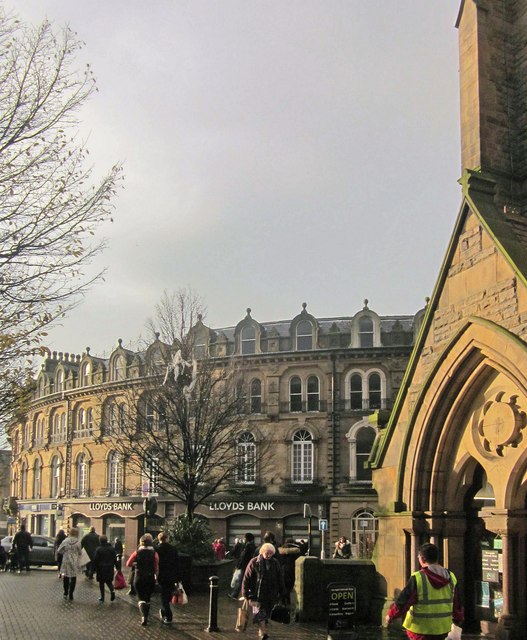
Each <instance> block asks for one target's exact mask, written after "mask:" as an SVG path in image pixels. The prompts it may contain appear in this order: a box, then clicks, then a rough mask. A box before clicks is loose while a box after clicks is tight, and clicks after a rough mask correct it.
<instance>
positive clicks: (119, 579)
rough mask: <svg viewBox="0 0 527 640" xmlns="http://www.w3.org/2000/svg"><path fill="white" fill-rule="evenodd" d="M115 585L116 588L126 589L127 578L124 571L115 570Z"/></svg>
mask: <svg viewBox="0 0 527 640" xmlns="http://www.w3.org/2000/svg"><path fill="white" fill-rule="evenodd" d="M113 586H114V587H115V589H124V588H125V587H126V579H125V577H124V575H123V572H122V571H116V572H115V578H114V579H113Z"/></svg>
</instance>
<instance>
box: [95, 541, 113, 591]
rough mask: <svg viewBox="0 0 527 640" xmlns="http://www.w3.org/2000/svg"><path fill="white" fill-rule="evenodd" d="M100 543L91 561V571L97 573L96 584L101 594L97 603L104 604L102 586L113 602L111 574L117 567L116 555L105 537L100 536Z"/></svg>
mask: <svg viewBox="0 0 527 640" xmlns="http://www.w3.org/2000/svg"><path fill="white" fill-rule="evenodd" d="M100 541H101V544H100V546H98V547H97V549H95V553H94V555H93V561H92V565H93V570H94V571H96V572H97V582H98V583H99V589H100V592H101V595H100V597H99V602H104V585H107V586H108V589H109V590H110V600H112V601H113V600H115V590H114V587H113V574H114V569H115V567H116V566H117V554H116V553H115V549H114V548H113V547H112V545H111V544H110V543H109V542H108V538H107V537H106V536H101V538H100Z"/></svg>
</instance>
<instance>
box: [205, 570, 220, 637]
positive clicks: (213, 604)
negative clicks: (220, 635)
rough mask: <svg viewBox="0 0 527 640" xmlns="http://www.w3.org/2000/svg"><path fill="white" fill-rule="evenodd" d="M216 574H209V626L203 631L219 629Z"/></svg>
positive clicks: (217, 580)
mask: <svg viewBox="0 0 527 640" xmlns="http://www.w3.org/2000/svg"><path fill="white" fill-rule="evenodd" d="M219 581H220V579H219V578H218V576H210V578H209V583H210V601H209V626H208V627H207V628H206V629H205V631H209V632H211V631H219V630H220V629H219V627H218V588H219V587H218V582H219Z"/></svg>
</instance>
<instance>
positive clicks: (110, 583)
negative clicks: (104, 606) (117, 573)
mask: <svg viewBox="0 0 527 640" xmlns="http://www.w3.org/2000/svg"><path fill="white" fill-rule="evenodd" d="M104 585H106V586H107V587H108V589H110V593H112V591H113V580H112V579H111V578H108V580H99V590H100V592H101V598H104Z"/></svg>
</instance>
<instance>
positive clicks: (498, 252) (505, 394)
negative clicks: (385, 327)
mask: <svg viewBox="0 0 527 640" xmlns="http://www.w3.org/2000/svg"><path fill="white" fill-rule="evenodd" d="M457 27H458V29H459V43H460V85H461V130H462V135H461V139H462V169H463V178H462V180H461V184H462V203H461V209H460V212H459V216H458V219H457V221H456V224H455V228H454V231H453V234H452V237H451V241H450V244H449V247H448V250H447V253H446V257H445V260H444V262H443V265H442V267H441V270H440V273H439V277H438V280H437V284H436V287H435V290H434V293H433V296H432V298H431V301H430V303H429V305H428V308H427V311H426V315H425V318H424V320H423V330H422V333H421V334H420V336H419V339H418V341H417V343H416V345H415V349H414V352H413V353H412V356H411V359H410V362H409V366H408V369H407V371H406V374H405V379H404V381H403V384H402V389H401V393H400V395H399V397H398V400H397V402H396V404H395V407H394V409H393V412H392V415H391V418H390V421H389V423H388V425H387V427H386V428H385V429H382V433H381V434H380V436H379V438H378V440H377V441H376V444H375V446H374V451H373V454H372V464H373V467H374V471H373V482H374V487H375V488H376V489H377V491H378V495H379V508H380V513H381V514H382V516H380V517H379V542H378V544H377V547H376V549H375V554H374V560H375V561H376V564H377V569H378V571H379V573H380V575H381V576H382V577H383V578H384V580H385V581H386V585H387V588H386V594H385V595H386V598H387V604H388V603H389V601H390V600H391V598H392V597H393V595H394V593H395V590H396V589H398V588H401V586H402V585H403V584H404V583H405V581H406V580H407V579H408V577H409V575H410V573H411V572H412V571H414V570H416V569H417V548H418V546H419V544H421V543H422V542H425V541H428V540H431V541H433V542H435V543H437V544H438V545H439V547H440V549H441V552H442V560H443V562H444V563H445V564H447V565H448V566H449V567H450V568H451V569H452V570H453V571H454V572H455V573H456V575H457V576H458V578H459V580H460V586H461V589H462V592H463V597H464V604H465V612H466V625H465V630H472V631H480V630H481V631H482V632H483V633H484V634H486V635H487V636H488V637H496V638H516V639H520V638H522V639H523V638H525V637H527V557H526V551H527V518H526V515H527V511H526V509H527V438H526V435H527V430H526V427H527V418H526V412H527V375H526V373H527V342H526V337H527V218H526V215H527V199H526V196H527V190H526V179H527V172H526V167H527V148H526V144H527V128H526V119H527V108H526V107H527V77H526V70H527V46H526V43H527V3H526V2H525V1H524V0H521V1H519V0H465V1H464V2H462V3H461V7H460V11H459V16H458V21H457Z"/></svg>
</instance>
